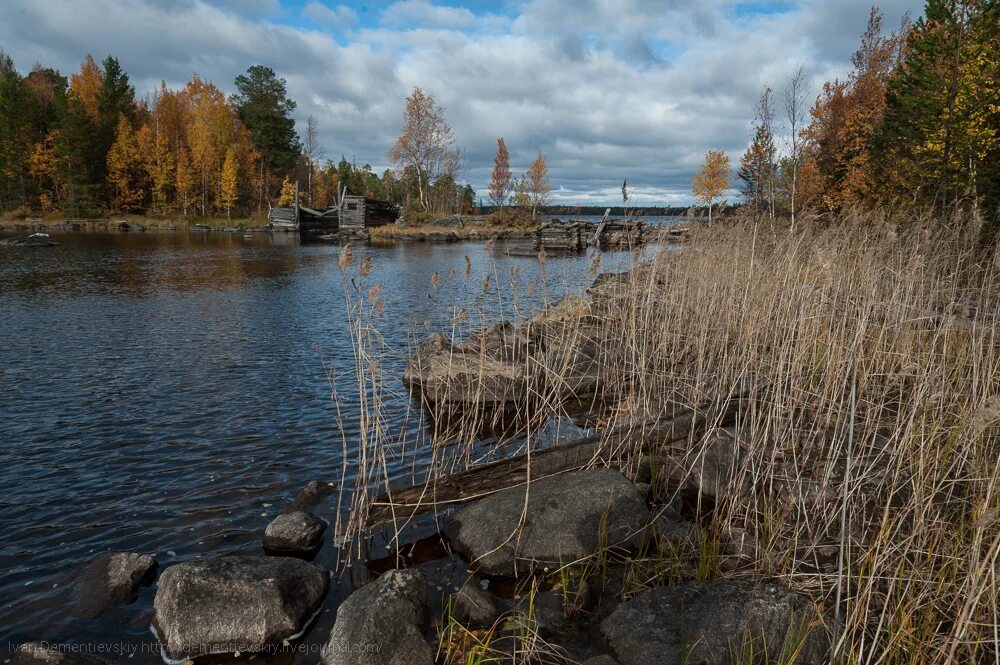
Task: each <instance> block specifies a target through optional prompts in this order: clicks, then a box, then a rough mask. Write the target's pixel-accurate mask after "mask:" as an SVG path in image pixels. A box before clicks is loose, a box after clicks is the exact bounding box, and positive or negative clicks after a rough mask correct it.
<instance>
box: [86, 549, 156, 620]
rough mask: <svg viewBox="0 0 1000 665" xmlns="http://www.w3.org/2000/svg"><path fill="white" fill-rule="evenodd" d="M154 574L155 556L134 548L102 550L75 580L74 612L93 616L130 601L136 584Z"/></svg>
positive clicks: (136, 594) (150, 580) (135, 591)
mask: <svg viewBox="0 0 1000 665" xmlns="http://www.w3.org/2000/svg"><path fill="white" fill-rule="evenodd" d="M155 575H156V559H154V558H153V557H151V556H149V555H148V554H136V553H134V552H105V553H104V554H101V555H99V556H96V557H94V558H93V559H92V560H91V561H90V563H88V564H87V566H86V567H85V568H84V569H83V570H82V571H81V573H80V575H79V576H78V577H77V580H76V604H75V607H74V611H73V613H74V614H75V615H76V616H78V617H83V618H85V619H93V618H95V617H98V616H100V615H101V614H103V613H104V612H105V611H106V610H108V609H110V608H112V607H114V606H116V605H125V604H127V603H131V602H133V601H134V600H135V599H136V598H137V597H138V595H139V587H140V586H142V585H146V584H149V583H150V582H152V581H153V577H155Z"/></svg>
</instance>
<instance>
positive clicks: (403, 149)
mask: <svg viewBox="0 0 1000 665" xmlns="http://www.w3.org/2000/svg"><path fill="white" fill-rule="evenodd" d="M461 157H462V151H461V150H460V149H459V148H457V147H455V137H454V135H453V134H452V132H451V127H449V126H448V122H447V120H446V119H445V114H444V107H443V106H438V104H437V102H436V101H435V100H434V96H433V95H429V94H427V93H425V92H424V91H423V90H421V89H420V88H414V89H413V92H412V93H410V96H409V97H407V98H406V109H405V110H404V111H403V130H402V132H401V134H400V136H399V138H398V139H396V143H394V144H393V146H392V149H391V150H390V151H389V161H390V162H392V164H393V165H395V166H396V168H397V170H398V171H399V172H400V173H402V172H404V171H405V169H406V168H407V167H411V168H412V169H413V170H414V172H415V174H416V176H417V191H418V193H419V199H420V205H421V207H422V208H423V209H424V211H428V210H429V209H430V202H429V197H428V189H429V188H430V186H431V185H433V184H434V182H436V181H437V180H438V178H440V177H442V176H445V175H448V176H452V177H454V175H455V174H456V173H457V172H458V170H459V164H460V162H461Z"/></svg>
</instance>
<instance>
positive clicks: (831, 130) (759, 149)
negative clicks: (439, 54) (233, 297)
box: [0, 0, 1000, 225]
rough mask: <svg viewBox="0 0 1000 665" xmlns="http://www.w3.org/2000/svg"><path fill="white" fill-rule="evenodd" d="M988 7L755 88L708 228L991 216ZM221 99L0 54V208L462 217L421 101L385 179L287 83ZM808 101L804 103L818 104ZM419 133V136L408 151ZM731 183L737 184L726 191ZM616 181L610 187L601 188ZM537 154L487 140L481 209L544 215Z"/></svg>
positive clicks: (998, 142) (712, 167)
mask: <svg viewBox="0 0 1000 665" xmlns="http://www.w3.org/2000/svg"><path fill="white" fill-rule="evenodd" d="M998 22H1000V9H998V5H997V3H996V2H991V1H988V0H962V1H960V2H954V1H946V0H930V1H929V2H928V3H927V6H926V9H925V15H924V16H923V17H921V18H919V19H918V20H916V21H915V22H910V21H909V20H906V21H904V22H903V23H902V24H901V25H899V26H897V27H895V28H892V27H891V26H885V25H883V20H882V17H881V14H880V13H879V12H878V10H877V9H874V8H873V9H872V12H871V15H870V17H869V21H868V27H867V29H866V31H865V32H864V34H863V35H862V37H861V43H860V45H859V47H858V49H857V51H856V53H855V55H854V57H853V71H852V72H851V73H850V75H849V76H848V77H847V78H846V79H845V80H835V81H831V82H828V83H826V84H825V85H824V86H823V87H822V89H821V90H819V91H812V90H810V89H809V88H808V85H807V81H806V76H805V74H804V71H803V68H801V67H800V68H799V69H798V71H797V72H796V74H795V75H794V76H793V77H792V78H791V79H790V80H789V81H787V82H776V83H777V85H776V86H775V88H771V87H767V88H765V89H764V90H763V92H762V95H761V97H760V101H759V103H758V105H757V108H756V109H748V113H747V115H748V116H750V115H751V114H755V118H754V120H753V122H752V124H751V127H750V132H749V135H748V141H749V148H748V149H747V151H746V153H745V154H744V155H743V157H742V159H741V160H740V161H739V163H738V164H737V165H735V174H733V173H732V171H733V170H734V167H733V166H731V165H730V162H729V157H728V156H727V155H726V154H725V153H724V152H723V151H719V150H710V151H709V152H708V154H707V157H706V161H705V164H704V165H703V166H702V169H701V171H700V172H699V173H698V174H697V175H696V176H695V178H694V182H693V193H694V195H695V197H696V199H697V200H698V201H699V202H701V203H702V204H704V206H705V208H706V209H707V211H708V213H709V214H711V212H712V209H713V207H714V205H715V204H716V203H719V202H721V201H723V200H728V199H729V198H730V197H733V194H734V193H735V188H738V191H739V194H740V195H741V196H740V198H739V200H740V202H741V203H742V204H743V205H744V206H746V207H747V208H748V209H749V210H751V211H753V212H754V213H755V214H757V215H765V216H768V217H770V218H772V219H774V218H776V217H781V218H785V217H790V218H791V220H792V223H793V225H794V220H795V217H796V213H797V212H800V213H801V212H802V211H812V212H818V213H824V212H834V213H835V212H838V211H842V210H844V209H847V208H851V207H858V206H861V207H874V206H888V207H890V208H892V209H908V208H912V207H920V208H936V209H943V208H947V207H949V206H954V205H962V206H972V207H974V208H975V209H976V210H977V211H979V213H980V214H982V215H983V217H984V218H986V219H993V218H995V217H996V214H997V213H996V211H997V207H998V205H1000V46H998V43H997V42H998V35H1000V29H998ZM234 87H235V91H236V92H235V93H234V94H233V95H231V96H227V95H226V94H224V93H223V91H222V90H221V89H220V88H219V87H217V85H216V84H214V83H212V82H210V81H206V80H203V79H202V78H200V77H199V76H198V75H197V74H196V75H194V76H193V77H192V78H191V80H190V81H189V82H188V83H187V84H186V85H184V86H183V87H182V88H180V89H177V90H174V89H170V88H169V87H168V86H167V85H166V84H161V85H160V87H159V89H157V90H155V91H154V92H152V93H150V94H148V95H145V96H143V97H139V96H137V94H136V91H135V89H134V87H133V85H132V84H131V83H130V80H129V76H128V74H127V73H126V72H125V71H124V70H123V68H122V65H121V64H120V63H119V62H118V60H116V59H115V58H114V57H112V56H108V57H107V58H105V59H104V60H103V61H102V62H100V63H98V62H97V61H95V60H94V59H93V58H92V57H90V56H87V57H86V59H85V60H84V62H83V64H82V65H81V67H80V70H79V71H78V72H75V73H73V74H71V75H70V76H69V77H68V78H67V77H66V76H65V75H63V74H61V73H60V72H58V71H55V70H53V69H49V68H45V67H44V66H43V65H35V66H34V68H33V69H32V70H31V71H30V72H27V73H22V72H21V71H19V70H18V68H17V67H16V65H15V63H14V62H13V61H12V60H11V58H10V57H8V56H6V55H3V54H2V52H0V118H2V123H0V209H2V210H3V211H5V212H6V213H8V214H14V215H17V214H22V215H26V214H38V213H50V214H61V215H66V216H94V215H100V214H104V213H109V212H122V213H136V214H146V215H156V216H202V217H204V216H220V215H221V216H233V215H239V216H246V215H261V214H262V213H264V212H266V210H267V207H268V205H269V204H274V203H278V202H281V203H283V204H287V203H288V199H289V196H290V191H292V189H291V188H292V183H293V182H294V181H298V182H299V183H300V187H301V189H302V196H303V199H302V200H303V201H304V202H305V203H307V204H308V205H311V206H314V207H323V206H327V205H330V204H331V203H332V202H334V201H335V200H336V198H337V196H338V192H339V191H340V189H341V188H342V187H347V188H348V189H349V190H351V191H353V192H357V193H363V194H365V195H368V196H372V197H375V198H381V199H387V200H391V201H394V202H396V203H399V204H401V205H403V206H404V207H406V208H408V209H411V210H413V211H414V212H421V213H449V212H453V211H456V210H459V211H470V210H471V209H472V208H473V206H474V205H475V203H476V193H475V192H474V191H473V189H472V187H471V186H469V185H463V184H461V183H459V181H458V177H459V173H460V171H461V161H462V158H463V154H462V151H461V149H459V148H458V147H456V145H457V143H456V139H455V137H454V136H453V134H452V131H451V129H450V127H449V126H448V124H447V120H446V118H445V109H443V108H442V107H441V106H439V105H437V103H436V102H435V99H434V97H433V96H432V95H431V94H429V93H425V92H424V91H422V90H421V89H419V88H416V89H414V91H413V94H412V95H411V96H410V98H409V99H408V100H406V105H405V111H404V114H403V130H402V135H401V137H400V139H399V140H398V141H397V142H396V143H395V144H394V145H393V146H392V147H391V149H390V150H389V151H388V157H389V161H390V163H391V164H392V166H393V168H391V169H386V170H385V171H384V172H383V173H382V174H377V173H375V172H373V170H372V167H371V166H369V165H367V164H364V165H358V164H356V163H354V162H351V161H348V160H347V159H346V158H341V159H340V161H339V162H336V163H335V162H334V161H332V160H324V159H322V158H323V156H324V155H323V154H322V151H321V149H320V148H319V139H318V133H319V131H320V130H319V127H318V126H317V123H316V121H315V119H313V118H311V117H310V118H309V119H308V121H307V123H306V125H305V127H304V131H302V132H301V133H299V132H297V131H296V127H295V121H294V119H293V117H292V115H293V112H294V111H295V109H296V103H295V101H294V100H292V99H289V98H288V95H287V92H286V88H285V81H284V79H282V78H281V77H280V76H279V75H278V74H276V73H275V72H274V71H272V70H271V69H270V68H268V67H264V66H259V65H255V66H252V67H250V68H249V69H248V70H247V71H246V72H245V73H244V74H241V75H240V76H238V77H237V78H236V80H235V81H234ZM817 93H818V94H817ZM420 132H425V134H426V135H425V136H419V135H418V134H419V133H420ZM734 175H735V177H733V176H734ZM608 179H609V180H614V179H615V178H614V175H613V174H608ZM550 191H551V184H550V182H549V176H548V168H547V165H546V162H545V156H544V155H542V154H541V153H539V154H538V157H537V158H536V160H535V162H533V163H532V165H531V167H530V168H529V169H528V170H527V171H526V173H525V175H524V176H523V177H521V178H518V177H516V176H512V174H511V172H510V165H509V158H508V154H507V147H506V145H505V144H504V141H503V139H502V138H501V139H499V141H498V150H497V156H496V160H495V168H494V170H493V177H492V180H491V182H490V183H489V187H488V191H487V192H484V196H483V197H482V200H483V201H484V202H486V201H487V200H488V202H489V203H490V204H491V205H492V206H493V207H495V208H504V207H506V206H508V205H509V206H511V207H516V208H519V209H527V210H530V211H532V212H533V213H534V212H536V211H537V209H538V207H540V206H544V205H545V204H546V203H549V202H550V197H549V196H548V193H549V192H550Z"/></svg>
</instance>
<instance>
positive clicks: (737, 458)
mask: <svg viewBox="0 0 1000 665" xmlns="http://www.w3.org/2000/svg"><path fill="white" fill-rule="evenodd" d="M743 458H744V451H743V449H742V448H741V447H740V444H739V440H738V437H737V434H736V431H735V430H733V429H720V430H718V431H716V432H715V433H714V434H712V435H711V436H710V437H709V438H707V439H706V440H705V441H704V442H703V443H702V445H701V448H700V452H699V454H697V455H695V456H694V458H693V459H692V460H691V461H690V462H689V475H688V483H687V484H688V486H690V487H692V488H694V489H696V490H697V491H699V492H701V494H702V495H704V496H707V497H709V498H711V499H713V500H715V501H716V502H717V503H718V502H721V501H723V500H725V499H730V498H734V497H736V496H739V495H740V494H741V493H743V492H745V491H747V490H748V489H749V488H748V487H746V485H747V483H746V482H745V481H744V479H743V477H742V476H741V475H740V473H739V470H740V468H741V466H742V465H743Z"/></svg>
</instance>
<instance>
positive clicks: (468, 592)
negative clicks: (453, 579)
mask: <svg viewBox="0 0 1000 665" xmlns="http://www.w3.org/2000/svg"><path fill="white" fill-rule="evenodd" d="M502 612H503V607H502V606H501V605H500V603H499V602H497V599H496V598H494V597H493V595H492V594H490V593H488V592H486V591H483V590H481V589H479V588H477V587H475V586H473V585H471V584H466V585H465V586H463V587H462V588H461V589H460V590H459V591H458V593H456V594H455V595H454V596H452V613H453V614H454V616H455V618H456V619H458V621H459V622H461V623H462V624H463V625H465V626H491V625H493V623H494V622H495V621H496V620H497V617H499V616H500V614H501V613H502Z"/></svg>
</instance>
